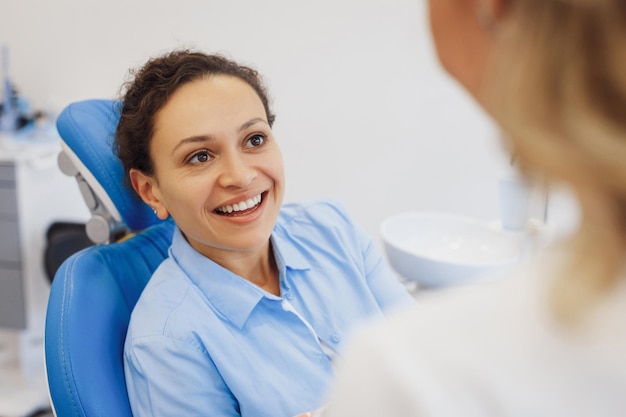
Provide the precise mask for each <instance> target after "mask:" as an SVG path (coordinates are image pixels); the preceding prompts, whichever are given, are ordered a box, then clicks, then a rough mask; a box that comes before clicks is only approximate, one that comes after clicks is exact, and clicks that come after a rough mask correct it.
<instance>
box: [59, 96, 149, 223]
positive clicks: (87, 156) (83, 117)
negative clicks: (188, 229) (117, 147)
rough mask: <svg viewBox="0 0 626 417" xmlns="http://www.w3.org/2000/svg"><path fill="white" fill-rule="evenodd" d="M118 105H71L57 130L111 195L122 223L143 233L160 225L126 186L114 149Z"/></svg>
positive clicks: (104, 102) (97, 102)
mask: <svg viewBox="0 0 626 417" xmlns="http://www.w3.org/2000/svg"><path fill="white" fill-rule="evenodd" d="M119 104H120V103H119V102H117V101H113V100H85V101H78V102H75V103H72V104H70V105H69V106H67V107H66V108H65V109H64V110H63V111H62V112H61V114H60V115H59V117H58V119H57V130H58V131H59V135H60V136H61V138H62V140H63V142H65V144H66V145H67V146H68V147H69V148H70V149H71V150H72V152H73V153H74V154H75V155H76V156H77V157H78V159H79V160H80V161H81V162H82V163H83V164H84V165H85V167H86V168H87V170H88V171H89V172H90V173H91V174H92V175H93V177H95V180H96V181H97V182H98V183H99V185H100V186H101V188H103V189H104V191H105V192H106V193H107V194H108V196H109V197H110V199H111V201H112V202H113V205H114V206H115V208H116V209H117V211H118V212H119V214H120V216H121V220H122V222H123V223H125V224H126V226H128V228H130V230H141V229H144V228H146V227H148V226H150V225H152V224H155V223H158V222H159V219H158V218H157V217H156V216H155V215H154V213H153V212H152V210H151V209H150V207H148V206H147V205H146V204H145V203H144V202H143V201H141V199H140V198H139V197H138V196H137V195H136V194H135V192H134V191H133V190H132V189H130V188H129V187H127V186H125V185H124V168H123V166H122V163H121V162H120V160H119V159H118V158H117V156H116V155H115V154H114V153H113V152H112V150H111V149H112V145H113V139H114V134H115V128H116V126H117V122H118V121H119V109H118V107H119ZM91 185H93V184H91Z"/></svg>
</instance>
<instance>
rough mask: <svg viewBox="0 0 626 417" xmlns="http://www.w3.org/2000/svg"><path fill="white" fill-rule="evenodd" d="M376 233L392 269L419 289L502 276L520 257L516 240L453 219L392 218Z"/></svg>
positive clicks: (469, 221) (459, 218) (482, 224)
mask: <svg viewBox="0 0 626 417" xmlns="http://www.w3.org/2000/svg"><path fill="white" fill-rule="evenodd" d="M380 233H381V236H382V240H383V244H384V248H385V253H386V255H387V259H388V260H389V263H390V264H391V266H392V268H394V269H395V270H396V272H398V273H399V274H400V275H401V276H402V277H403V278H405V279H408V280H410V281H415V282H417V283H418V284H419V285H420V286H424V287H442V286H449V285H454V284H459V283H463V282H467V281H468V280H472V279H475V278H477V277H480V276H484V275H487V274H492V273H496V272H504V270H505V269H507V268H510V267H512V266H513V265H515V263H517V261H518V260H519V259H520V257H521V255H522V245H521V243H520V241H519V237H517V236H514V235H512V234H509V233H504V232H500V231H498V230H495V229H494V228H492V227H490V226H489V224H488V223H487V222H483V221H481V220H477V219H472V218H469V217H462V216H458V215H453V214H445V213H428V212H407V213H401V214H397V215H394V216H391V217H389V218H387V219H386V220H385V221H383V223H382V225H381V227H380Z"/></svg>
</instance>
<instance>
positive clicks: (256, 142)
mask: <svg viewBox="0 0 626 417" xmlns="http://www.w3.org/2000/svg"><path fill="white" fill-rule="evenodd" d="M264 143H265V136H263V135H260V134H258V135H254V136H251V137H250V138H249V139H248V142H247V144H248V146H249V147H251V148H256V147H259V146H261V145H263V144H264Z"/></svg>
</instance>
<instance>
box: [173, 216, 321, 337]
mask: <svg viewBox="0 0 626 417" xmlns="http://www.w3.org/2000/svg"><path fill="white" fill-rule="evenodd" d="M272 245H273V248H274V254H275V255H274V256H275V257H276V261H277V263H278V268H279V270H280V271H281V277H283V276H284V273H285V269H296V270H297V269H309V268H310V263H309V262H308V260H307V259H306V258H305V257H304V256H303V255H302V254H301V253H300V252H298V251H297V250H296V248H295V246H294V245H293V243H292V242H290V241H288V239H286V238H285V237H284V236H281V235H280V233H273V234H272ZM170 256H171V257H172V258H173V259H174V260H175V262H176V263H177V264H178V266H179V267H180V268H181V269H182V270H183V272H184V273H185V274H186V275H187V277H188V278H189V279H190V280H191V281H192V282H193V284H194V285H195V286H196V287H198V288H199V289H200V291H201V292H202V294H203V295H204V296H205V297H206V299H207V300H208V302H209V303H210V304H211V305H212V306H213V307H214V308H215V309H216V310H217V311H218V312H219V313H220V314H221V315H222V316H223V317H224V318H226V319H227V320H229V321H230V322H232V323H233V324H234V325H235V326H237V327H238V328H242V327H243V325H244V324H245V322H246V320H247V319H248V317H250V314H251V313H252V311H253V310H254V308H255V307H256V305H257V304H258V303H259V302H260V301H261V300H262V299H263V298H264V297H266V298H269V299H278V297H276V296H275V295H273V294H270V293H268V292H267V291H265V290H263V289H261V288H259V287H258V286H256V285H254V284H252V283H251V282H249V281H247V280H245V279H243V278H241V277H240V276H238V275H236V274H235V273H233V272H231V271H229V270H228V269H226V268H224V267H222V266H220V265H218V264H217V263H215V262H213V261H212V260H211V259H209V258H207V257H206V256H204V255H202V254H201V253H199V252H198V251H196V250H195V249H194V248H192V247H191V245H190V244H189V242H187V240H186V239H185V237H184V236H183V234H182V232H181V231H180V229H179V228H178V227H176V228H175V230H174V235H173V237H172V245H171V247H170Z"/></svg>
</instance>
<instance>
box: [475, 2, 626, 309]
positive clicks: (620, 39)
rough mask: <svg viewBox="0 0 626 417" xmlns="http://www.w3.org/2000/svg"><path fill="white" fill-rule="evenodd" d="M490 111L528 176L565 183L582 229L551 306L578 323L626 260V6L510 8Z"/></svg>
mask: <svg viewBox="0 0 626 417" xmlns="http://www.w3.org/2000/svg"><path fill="white" fill-rule="evenodd" d="M507 6H508V7H509V10H508V15H507V17H506V18H505V19H504V20H503V22H502V24H501V25H500V26H499V27H498V28H497V31H496V33H495V34H494V36H496V48H495V53H494V56H493V61H492V65H491V67H490V76H489V79H490V80H491V82H490V84H489V85H488V91H487V93H486V100H485V101H486V105H487V107H488V108H489V110H490V112H491V113H492V114H493V115H494V116H495V118H496V119H497V120H498V122H499V123H500V125H501V126H502V127H503V129H504V130H505V132H506V134H507V136H508V137H509V139H510V142H509V145H510V147H511V151H512V152H514V154H515V157H516V160H517V161H518V162H519V164H520V167H521V169H522V170H523V171H524V172H527V173H529V174H530V175H533V174H538V175H541V176H542V177H543V178H545V179H546V180H547V181H556V182H563V183H565V184H567V185H569V186H571V188H572V189H573V190H574V192H575V193H576V194H577V195H578V197H579V201H580V205H581V211H582V220H581V224H580V228H579V230H578V233H577V234H576V236H575V237H573V238H572V240H571V242H569V245H570V247H569V248H568V249H569V250H570V252H569V253H570V254H571V255H570V256H569V258H568V259H569V260H568V262H567V263H566V264H565V265H564V266H563V267H562V268H561V269H560V272H559V274H558V276H557V277H555V281H554V287H553V292H552V294H553V297H552V298H551V303H552V304H551V305H552V307H553V308H554V311H555V312H556V313H557V315H558V316H559V317H560V318H562V319H565V320H569V319H572V318H577V317H581V316H582V313H584V312H585V311H587V310H588V309H589V307H590V306H592V305H593V304H594V303H595V302H596V301H598V300H600V299H601V298H602V296H603V295H605V294H606V293H607V292H608V291H609V290H610V289H611V288H612V287H613V286H614V285H615V284H616V282H617V279H618V277H619V276H620V271H622V270H623V267H624V258H625V254H626V0H508V4H507Z"/></svg>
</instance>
